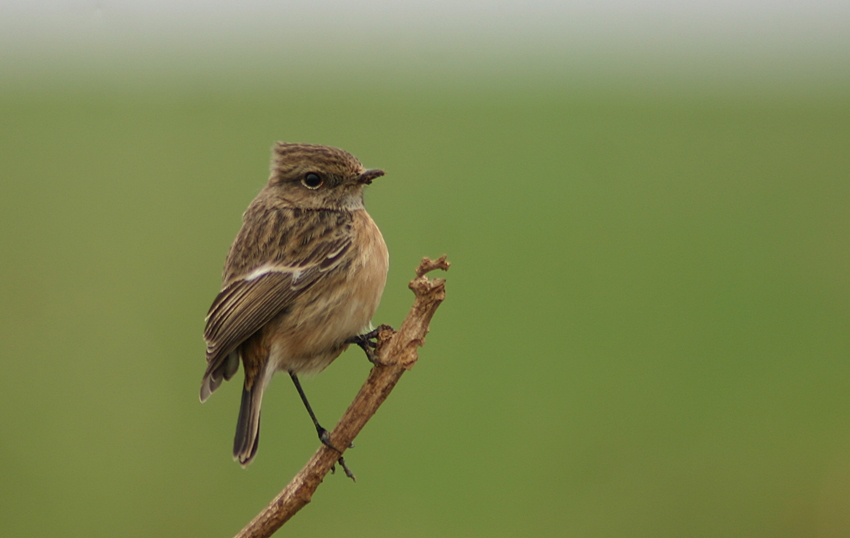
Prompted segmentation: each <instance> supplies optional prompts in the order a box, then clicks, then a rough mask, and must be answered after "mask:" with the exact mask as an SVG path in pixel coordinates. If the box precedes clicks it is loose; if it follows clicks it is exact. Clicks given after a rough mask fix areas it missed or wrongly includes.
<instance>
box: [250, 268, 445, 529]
mask: <svg viewBox="0 0 850 538" xmlns="http://www.w3.org/2000/svg"><path fill="white" fill-rule="evenodd" d="M448 268H449V262H448V261H447V260H446V257H445V256H441V257H440V258H438V259H436V260H431V259H428V258H423V259H422V262H421V263H420V264H419V267H418V268H417V269H416V278H414V279H413V280H411V281H410V285H409V287H410V289H411V290H413V293H414V294H415V295H416V299H415V300H414V302H413V307H411V309H410V313H409V314H408V315H407V318H405V320H404V322H403V323H402V324H401V327H400V328H399V330H398V332H395V331H393V329H392V328H391V327H389V326H387V325H382V326H381V327H379V328H378V329H379V330H378V347H377V348H376V349H375V356H376V358H377V361H376V363H375V366H374V367H373V368H372V371H371V372H369V377H368V378H367V379H366V383H364V384H363V387H362V388H361V389H360V392H358V393H357V396H355V398H354V401H353V402H352V403H351V405H350V406H349V407H348V410H347V411H346V412H345V414H344V415H343V416H342V418H341V419H340V421H339V424H337V425H336V428H334V430H333V431H332V432H331V444H332V445H333V446H336V447H340V448H341V449H342V450H343V452H344V451H345V449H344V448H342V447H347V446H350V445H351V442H352V441H353V440H354V438H355V437H356V436H357V434H358V433H360V430H361V429H363V426H365V425H366V422H368V420H369V419H370V418H372V415H374V414H375V411H377V410H378V407H380V405H381V404H382V403H383V402H384V400H386V399H387V396H389V394H390V391H392V390H393V387H395V385H396V383H398V380H399V379H400V378H401V375H402V374H403V373H404V372H405V371H407V370H409V369H411V368H412V367H413V365H414V364H416V360H417V359H418V358H419V355H418V348H419V347H421V346H423V345H424V344H425V335H426V334H428V325H429V324H430V322H431V317H432V316H433V315H434V312H435V311H436V310H437V307H438V306H440V303H441V302H443V299H445V298H446V287H445V283H446V281H445V280H443V279H441V278H435V279H433V280H429V279H428V277H427V276H425V275H426V274H427V273H428V272H430V271H433V270H435V269H442V270H443V271H446V270H448ZM339 458H340V453H339V452H337V451H335V450H334V449H332V448H330V447H328V446H325V445H322V446H321V447H320V448H319V450H318V451H317V452H316V453H315V454H314V455H313V457H312V458H310V461H308V462H307V465H305V466H304V468H303V469H301V471H300V472H299V473H298V474H297V475H295V477H294V478H293V479H292V481H291V482H289V484H288V485H287V486H286V487H285V488H284V489H283V491H281V492H280V493H279V494H278V495H277V497H275V498H274V499H273V500H272V502H271V503H269V505H268V506H267V507H266V508H265V509H263V511H262V512H260V513H259V514H258V515H257V517H255V518H254V519H253V521H251V522H250V523H249V524H248V525H247V526H246V527H245V528H244V529H242V531H241V532H240V533H239V534H237V535H236V538H267V537H269V536H271V535H272V534H274V532H275V531H276V530H277V529H279V528H280V527H281V526H282V525H283V524H284V523H286V522H287V521H288V520H289V518H291V517H292V516H293V515H295V513H296V512H298V510H300V509H301V508H303V507H304V506H306V505H307V503H309V502H310V500H311V499H312V497H313V492H314V491H316V488H318V487H319V484H321V483H322V480H323V479H324V477H325V475H326V474H328V472H329V471H330V470H331V468H332V467H333V465H334V463H336V461H337V460H338V459H339ZM352 478H353V476H352Z"/></svg>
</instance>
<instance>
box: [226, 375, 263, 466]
mask: <svg viewBox="0 0 850 538" xmlns="http://www.w3.org/2000/svg"><path fill="white" fill-rule="evenodd" d="M257 381H260V380H257ZM262 401H263V383H261V382H255V383H254V386H253V387H251V388H250V389H246V388H243V389H242V405H241V406H240V407H239V420H238V421H237V422H236V437H235V438H234V439H233V458H234V459H237V460H239V463H241V464H242V466H243V467H244V466H246V465H248V464H249V463H251V460H252V459H254V455H255V454H256V453H257V445H258V444H259V442H260V404H261V403H262Z"/></svg>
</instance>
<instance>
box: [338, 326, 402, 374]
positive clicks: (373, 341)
mask: <svg viewBox="0 0 850 538" xmlns="http://www.w3.org/2000/svg"><path fill="white" fill-rule="evenodd" d="M383 329H390V330H392V327H390V326H389V325H381V326H380V327H378V328H377V329H373V330H371V331H369V332H367V333H365V334H358V335H357V336H352V337H351V338H349V339H348V340H346V341H345V343H346V344H357V345H358V346H360V349H362V350H363V351H364V352H365V353H366V358H367V359H369V362H371V363H372V364H378V356H377V355H375V348H377V347H378V333H380V332H381V330H383Z"/></svg>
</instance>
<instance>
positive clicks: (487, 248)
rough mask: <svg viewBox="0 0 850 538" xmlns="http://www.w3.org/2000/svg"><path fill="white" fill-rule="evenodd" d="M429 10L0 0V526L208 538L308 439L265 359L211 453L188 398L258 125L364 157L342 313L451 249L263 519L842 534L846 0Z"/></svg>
mask: <svg viewBox="0 0 850 538" xmlns="http://www.w3.org/2000/svg"><path fill="white" fill-rule="evenodd" d="M434 5H435V6H436V7H428V6H426V5H425V4H422V3H413V4H410V5H409V6H408V7H406V8H401V7H398V6H395V7H394V5H393V4H389V3H386V2H384V3H382V2H378V1H373V2H367V3H362V4H353V5H349V4H342V3H340V2H337V3H334V2H320V3H319V4H317V5H315V6H313V7H310V8H306V7H303V6H302V7H300V8H299V7H297V6H292V5H282V6H278V7H272V6H266V5H262V4H260V3H247V4H245V6H247V7H238V8H237V7H234V6H235V5H230V4H229V3H226V2H214V3H213V4H212V6H211V7H207V8H202V7H201V6H193V5H189V4H186V5H180V6H181V7H179V8H175V7H173V6H171V7H169V6H166V5H165V4H163V5H159V4H156V3H155V4H152V7H147V8H140V7H134V6H133V5H132V4H130V3H127V2H123V3H122V2H113V3H99V4H94V3H92V4H85V3H78V4H73V5H63V4H61V3H50V2H37V3H35V4H24V3H20V4H18V3H16V2H12V3H10V4H9V5H7V6H6V7H4V8H3V11H2V13H0V14H2V15H3V18H2V20H3V22H2V23H0V35H2V37H0V46H2V47H0V48H2V52H0V249H2V250H0V252H2V262H0V343H2V346H0V349H2V352H0V353H2V365H3V373H2V376H0V432H2V433H0V535H2V536H67V537H73V536H81V537H82V536H86V537H90V536H139V537H142V536H145V537H147V536H231V535H232V534H234V533H235V532H237V531H238V530H239V529H240V528H242V526H243V525H244V524H245V523H247V522H248V521H249V520H250V519H251V518H252V517H253V516H254V515H255V514H256V513H257V511H259V510H260V509H261V508H262V507H263V506H264V505H265V504H266V503H267V501H268V500H269V499H270V498H271V497H272V496H274V495H275V494H276V493H277V492H278V491H279V490H280V489H281V488H282V487H283V486H284V485H285V484H286V482H287V481H288V480H289V478H290V477H291V476H292V475H293V474H294V473H295V472H296V471H297V470H298V469H299V468H300V467H301V466H302V465H303V464H304V462H305V461H306V460H307V459H308V458H309V457H310V455H311V454H312V453H313V451H314V450H315V449H316V448H317V440H316V438H315V433H314V432H313V430H312V426H311V425H310V423H309V419H308V417H307V416H306V413H304V411H303V409H302V407H301V404H300V402H299V401H298V397H297V394H296V393H295V391H294V390H293V388H292V386H291V383H290V382H289V381H288V380H287V379H285V378H281V377H279V378H277V379H276V380H275V381H274V382H273V383H272V385H271V387H270V390H269V391H268V392H267V395H266V398H265V402H264V413H263V435H262V441H261V443H260V450H259V454H258V457H257V459H256V460H255V462H254V463H252V464H251V466H250V467H249V468H248V469H246V470H243V469H242V468H240V467H239V465H237V464H236V463H234V462H233V461H231V457H230V449H231V443H232V437H233V432H234V428H235V422H236V414H237V409H238V404H239V396H240V392H241V388H240V384H241V373H240V374H239V375H238V377H237V379H236V380H235V381H234V382H231V383H229V384H226V385H225V386H224V387H223V388H222V389H220V390H219V391H218V392H217V393H216V394H215V395H214V396H213V397H212V398H211V399H210V400H209V401H208V402H207V403H206V404H204V405H201V404H200V403H199V402H198V396H197V394H198V388H199V383H200V379H201V374H202V372H203V369H204V359H203V352H204V347H203V340H202V338H201V334H202V331H203V318H204V315H205V314H206V311H207V308H208V307H209V305H210V303H211V301H212V299H213V298H214V297H215V295H216V293H217V291H218V289H219V284H220V270H221V266H222V264H223V261H224V256H225V254H226V252H227V249H228V247H229V244H230V242H231V241H232V239H233V237H234V236H235V234H236V231H237V230H238V228H239V225H240V216H241V214H242V211H244V209H245V208H246V207H247V204H248V203H249V201H250V200H251V199H252V198H253V197H254V195H255V194H256V192H257V191H258V190H259V189H260V188H261V187H262V186H263V185H264V183H265V181H266V178H267V175H268V163H269V157H270V153H269V152H270V148H271V146H272V144H273V143H274V141H276V140H286V141H293V142H295V141H300V142H312V143H322V144H329V145H334V146H338V147H341V148H344V149H346V150H348V151H351V152H352V153H353V154H355V155H356V156H357V157H359V158H360V159H361V161H362V162H363V163H364V164H365V165H366V166H368V167H380V168H383V169H385V170H386V171H387V172H388V173H387V176H386V177H385V178H382V179H380V180H378V181H376V182H375V184H374V185H373V186H372V187H370V188H369V190H368V192H367V205H368V207H369V210H370V213H371V214H372V215H373V217H374V218H375V220H376V221H377V222H378V224H379V225H380V227H381V229H382V231H383V233H384V236H385V238H386V240H387V243H388V245H389V248H390V252H391V269H390V275H389V281H388V285H387V289H386V292H385V294H384V299H383V303H382V305H381V308H380V310H379V312H378V314H377V316H376V319H375V321H376V322H377V323H389V324H392V325H398V324H399V323H400V321H401V320H402V319H403V317H404V316H405V314H406V312H407V309H408V308H409V306H410V304H411V301H412V294H411V293H410V291H409V290H408V289H407V287H406V283H407V281H408V280H409V279H410V278H411V277H412V273H413V269H414V267H415V266H416V264H417V263H418V261H419V259H420V258H421V257H422V256H424V255H429V256H437V255H440V254H443V253H446V254H448V255H449V259H450V260H451V261H452V262H453V266H452V268H451V270H450V272H449V273H448V274H447V275H446V278H447V279H448V298H447V300H446V302H445V303H444V305H443V306H442V307H441V308H440V310H439V311H438V312H437V315H436V317H435V319H434V321H433V323H432V327H431V329H432V331H431V334H430V335H429V337H428V342H427V345H426V346H425V347H424V348H423V350H422V353H421V360H420V362H419V364H418V365H417V366H416V368H415V369H414V370H413V371H411V372H410V373H409V374H407V375H406V376H405V377H404V378H403V380H402V382H401V383H400V384H399V386H398V387H397V388H396V390H395V392H394V393H393V394H392V396H391V397H390V399H389V400H388V401H387V402H386V404H385V405H384V407H382V408H381V410H380V411H379V413H378V414H377V415H376V416H375V418H374V419H373V420H372V421H371V422H370V423H369V424H368V425H367V427H366V429H365V430H364V431H363V433H362V434H361V435H360V436H359V437H358V439H357V442H356V444H357V447H356V448H355V449H354V450H352V451H350V452H349V453H348V454H347V460H348V462H349V464H350V465H351V466H352V468H353V469H354V471H355V472H356V473H357V476H358V482H357V483H356V484H355V483H351V482H350V481H349V480H347V479H345V478H344V477H342V476H341V475H337V476H330V477H328V478H327V479H326V480H325V483H324V484H323V485H322V486H321V487H320V489H319V490H318V492H317V494H316V495H315V497H314V502H313V503H312V504H311V505H309V506H308V507H307V508H306V509H305V510H303V511H302V512H301V513H299V514H298V515H297V516H296V517H295V518H294V519H293V520H292V521H291V522H290V523H289V524H288V525H287V526H286V527H284V529H283V530H282V531H281V532H280V534H282V535H287V534H289V535H293V536H294V535H298V536H328V535H331V534H332V533H335V534H339V533H344V534H345V535H346V536H348V537H350V538H354V537H358V536H369V537H376V536H530V535H535V536H571V537H572V536H575V537H596V536H599V537H603V536H605V537H608V536H611V537H614V536H618V537H619V536H629V537H656V536H706V537H709V536H712V537H713V536H747V537H750V536H755V537H768V536H770V537H773V536H777V537H797V536H799V537H803V536H805V537H811V536H824V537H826V536H828V537H833V536H835V537H837V536H850V396H848V392H849V391H848V389H850V362H848V355H850V330H848V328H849V327H848V326H849V325H850V250H848V240H850V71H848V70H847V65H848V61H850V46H848V44H850V39H848V37H847V36H846V35H845V33H844V32H841V31H839V29H840V28H842V27H843V28H845V29H846V27H847V26H846V23H847V22H848V21H850V18H848V16H847V15H848V10H847V9H846V8H842V7H841V6H839V5H838V4H835V5H831V6H830V5H821V6H819V7H818V8H816V9H815V8H812V9H811V10H809V9H808V8H805V7H803V4H802V3H799V4H795V3H792V4H788V5H786V6H784V8H783V9H784V11H779V12H777V11H776V10H775V9H773V8H772V7H771V5H770V4H768V3H766V2H765V3H761V4H760V3H758V2H749V3H744V4H742V6H743V7H740V6H739V7H735V6H733V5H732V4H728V5H726V4H720V7H717V8H708V7H705V6H703V7H698V6H697V7H692V8H689V7H687V6H686V5H685V4H679V3H675V2H667V3H664V2H656V3H651V2H647V3H643V4H625V3H618V2H607V3H602V4H600V6H601V7H598V6H597V7H596V8H594V7H591V6H583V7H582V6H581V5H578V4H576V5H572V4H569V3H564V4H563V5H562V4H554V3H547V2H543V1H538V2H531V3H530V4H528V5H527V6H525V7H519V6H514V5H511V4H507V3H497V4H487V5H485V4H475V3H467V4H449V3H447V2H437V3H436V4H434ZM789 5H790V6H792V7H791V8H789V7H788V6H789ZM33 6H35V7H33ZM795 10H796V11H795ZM803 15H805V16H803ZM368 369H369V365H368V364H367V363H366V361H365V360H364V359H363V357H362V353H360V352H359V350H356V349H355V350H351V351H349V352H347V353H346V354H344V355H343V356H342V357H341V358H340V359H339V360H338V361H337V362H336V363H334V364H333V365H332V366H331V367H330V368H329V369H328V370H326V371H325V372H324V373H322V374H321V375H320V376H317V377H315V378H312V379H309V380H307V381H306V383H305V388H306V390H307V391H308V394H309V395H310V397H311V400H312V402H313V404H314V406H315V407H316V410H317V413H318V414H319V416H320V418H321V419H322V420H323V422H325V423H326V424H328V425H330V424H334V423H335V421H336V420H337V419H338V418H339V416H340V415H341V414H342V412H343V411H344V410H345V408H346V407H347V405H348V403H349V402H350V401H351V399H352V397H353V396H354V394H355V393H356V391H357V390H358V388H359V386H360V384H361V383H362V381H363V380H364V379H365V377H366V375H367V372H368Z"/></svg>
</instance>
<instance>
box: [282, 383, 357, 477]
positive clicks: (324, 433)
mask: <svg viewBox="0 0 850 538" xmlns="http://www.w3.org/2000/svg"><path fill="white" fill-rule="evenodd" d="M289 377H291V378H292V382H293V383H295V388H296V390H298V395H299V396H301V401H302V402H304V407H306V408H307V413H309V414H310V418H311V419H312V420H313V425H314V426H315V427H316V433H318V434H319V441H321V442H322V444H323V445H325V446H327V447H330V448H332V449H334V450H336V451H337V452H339V454H340V456H339V459H338V460H337V462H338V463H339V464H340V466H341V467H342V469H343V471H345V476H347V477H348V478H350V479H352V480H355V478H354V473H352V472H351V469H349V468H348V466H347V465H346V464H345V458H343V457H342V450H340V449H338V448H337V447H335V446H333V444H331V436H330V433H328V430H326V429H324V428H323V427H322V425H321V424H319V420H318V419H317V418H316V413H314V412H313V408H312V407H311V406H310V402H308V401H307V395H306V394H304V389H302V388H301V382H300V381H299V380H298V376H297V375H295V374H293V373H292V372H290V373H289ZM353 446H354V445H353V444H352V445H350V446H349V448H351V447H353ZM331 471H332V472H333V471H334V468H333V467H332V468H331Z"/></svg>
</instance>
